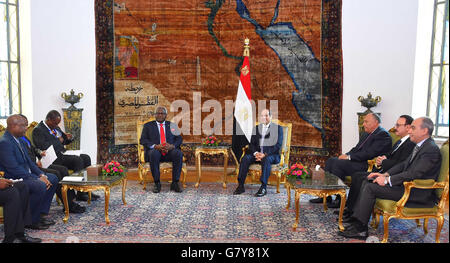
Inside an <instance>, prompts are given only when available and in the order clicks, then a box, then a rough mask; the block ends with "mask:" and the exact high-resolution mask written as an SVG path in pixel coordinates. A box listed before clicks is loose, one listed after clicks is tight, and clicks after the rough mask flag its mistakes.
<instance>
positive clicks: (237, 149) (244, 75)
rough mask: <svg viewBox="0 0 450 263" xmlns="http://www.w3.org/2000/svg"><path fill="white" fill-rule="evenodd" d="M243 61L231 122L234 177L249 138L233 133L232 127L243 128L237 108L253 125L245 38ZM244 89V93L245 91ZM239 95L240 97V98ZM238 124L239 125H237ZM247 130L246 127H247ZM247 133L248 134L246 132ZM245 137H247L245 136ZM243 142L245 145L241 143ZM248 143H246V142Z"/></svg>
mask: <svg viewBox="0 0 450 263" xmlns="http://www.w3.org/2000/svg"><path fill="white" fill-rule="evenodd" d="M243 56H244V59H243V61H242V67H241V69H240V80H239V87H238V95H237V96H236V103H237V102H238V100H239V98H241V100H240V103H239V104H238V105H235V111H234V114H233V116H234V119H235V120H234V122H233V138H232V150H231V152H232V156H233V157H234V158H233V159H234V160H235V161H236V168H235V170H234V172H232V173H231V174H234V175H235V176H237V175H238V174H239V163H240V158H241V157H242V156H243V153H244V152H243V151H242V149H243V147H244V145H248V144H249V143H250V138H246V139H242V138H241V136H239V137H238V136H237V135H235V134H234V133H235V132H236V130H235V129H234V126H236V125H239V126H240V128H241V129H243V128H245V127H242V126H241V125H242V115H241V118H240V120H238V119H237V117H236V116H237V115H236V111H237V110H238V109H237V107H239V108H240V110H238V111H240V112H241V113H244V115H247V117H245V119H247V118H248V117H249V118H250V122H251V123H252V125H253V120H252V115H253V113H252V109H251V104H249V103H250V102H249V100H250V99H251V88H250V87H251V83H250V75H249V73H250V63H249V57H250V39H248V38H245V39H244V53H243ZM241 80H244V83H241ZM245 89H246V91H245ZM240 95H241V96H240ZM242 99H244V102H243V101H242ZM245 100H246V101H247V103H245ZM241 104H246V107H245V108H246V109H243V108H242V105H241ZM238 122H239V124H237V123H238ZM247 129H248V127H247ZM247 133H248V132H247ZM250 136H251V128H250ZM246 137H247V136H246ZM243 140H245V141H246V143H245V142H244V141H243ZM247 141H248V142H247Z"/></svg>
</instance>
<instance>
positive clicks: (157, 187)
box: [152, 183, 161, 194]
mask: <svg viewBox="0 0 450 263" xmlns="http://www.w3.org/2000/svg"><path fill="white" fill-rule="evenodd" d="M152 192H153V193H155V194H157V193H159V192H161V183H155V186H153V189H152Z"/></svg>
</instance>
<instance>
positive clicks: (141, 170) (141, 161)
mask: <svg viewBox="0 0 450 263" xmlns="http://www.w3.org/2000/svg"><path fill="white" fill-rule="evenodd" d="M154 120H155V118H150V119H148V120H145V121H137V123H136V131H137V134H136V135H137V150H138V175H139V180H140V183H141V184H143V185H144V190H145V189H146V187H147V186H146V180H145V177H146V175H147V173H148V172H150V164H149V163H148V162H145V150H144V145H141V144H140V139H141V134H142V129H143V128H144V124H146V123H147V122H150V121H154ZM159 171H160V173H161V175H164V174H168V173H169V174H171V173H172V163H171V162H161V163H160V165H159ZM181 174H182V178H183V179H182V182H183V187H184V188H186V175H187V166H186V162H185V158H184V156H183V166H182V168H181Z"/></svg>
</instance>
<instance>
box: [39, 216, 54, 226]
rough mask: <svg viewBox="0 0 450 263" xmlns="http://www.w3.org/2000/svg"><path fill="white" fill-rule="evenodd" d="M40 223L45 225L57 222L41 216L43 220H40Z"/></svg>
mask: <svg viewBox="0 0 450 263" xmlns="http://www.w3.org/2000/svg"><path fill="white" fill-rule="evenodd" d="M39 224H41V225H43V226H52V225H54V224H56V222H55V221H53V220H51V219H48V218H45V217H41V221H40V222H39Z"/></svg>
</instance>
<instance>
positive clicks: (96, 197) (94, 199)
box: [91, 192, 100, 201]
mask: <svg viewBox="0 0 450 263" xmlns="http://www.w3.org/2000/svg"><path fill="white" fill-rule="evenodd" d="M98 199H100V196H99V195H96V194H94V193H92V192H91V200H92V201H96V200H98Z"/></svg>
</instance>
